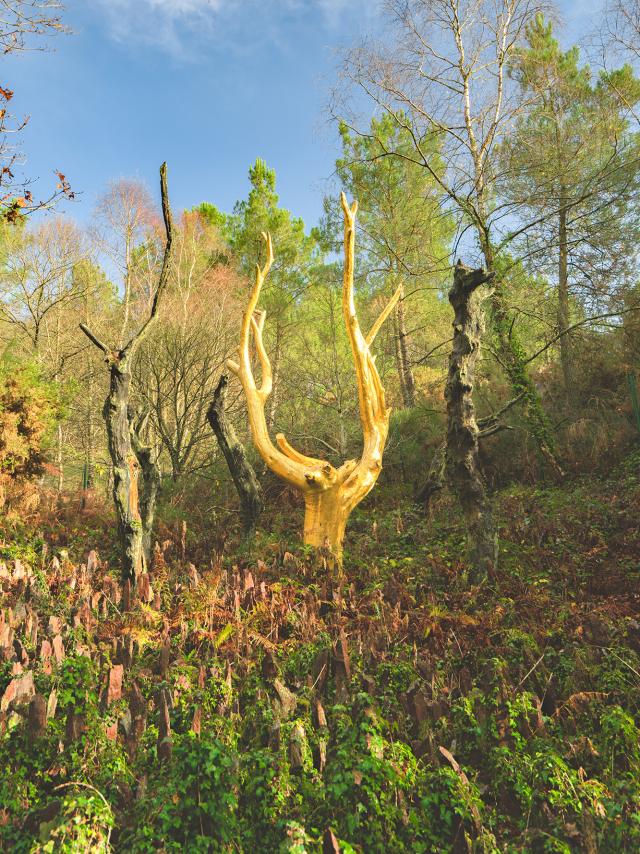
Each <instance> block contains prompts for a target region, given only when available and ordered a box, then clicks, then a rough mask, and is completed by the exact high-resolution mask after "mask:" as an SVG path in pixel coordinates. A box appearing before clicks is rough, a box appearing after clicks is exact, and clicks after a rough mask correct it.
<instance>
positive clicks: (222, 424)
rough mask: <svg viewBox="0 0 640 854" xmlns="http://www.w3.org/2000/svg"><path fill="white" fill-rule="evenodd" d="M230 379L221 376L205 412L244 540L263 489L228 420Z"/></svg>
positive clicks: (251, 530)
mask: <svg viewBox="0 0 640 854" xmlns="http://www.w3.org/2000/svg"><path fill="white" fill-rule="evenodd" d="M228 384H229V377H228V376H227V375H226V374H223V375H222V376H221V377H220V381H219V382H218V385H217V386H216V390H215V391H214V393H213V400H212V401H211V405H210V406H209V410H208V412H207V418H208V419H209V424H210V425H211V429H212V430H213V432H214V433H215V435H216V439H217V440H218V445H219V446H220V450H221V451H222V454H223V456H224V458H225V460H226V462H227V465H228V466H229V472H230V473H231V478H232V479H233V483H234V486H235V488H236V490H237V492H238V497H239V498H240V512H241V514H242V529H243V532H244V536H245V538H246V539H251V538H252V537H253V535H254V534H255V531H256V524H257V522H258V517H259V516H260V514H261V513H262V510H263V508H264V497H263V495H262V487H261V486H260V482H259V480H258V477H257V475H256V473H255V471H254V469H253V466H252V465H251V463H250V462H249V460H248V459H247V453H246V451H245V449H244V446H243V445H242V442H241V441H240V440H239V439H238V437H237V436H236V431H235V430H234V429H233V425H232V424H231V422H230V421H229V419H228V418H227V414H226V402H227V386H228Z"/></svg>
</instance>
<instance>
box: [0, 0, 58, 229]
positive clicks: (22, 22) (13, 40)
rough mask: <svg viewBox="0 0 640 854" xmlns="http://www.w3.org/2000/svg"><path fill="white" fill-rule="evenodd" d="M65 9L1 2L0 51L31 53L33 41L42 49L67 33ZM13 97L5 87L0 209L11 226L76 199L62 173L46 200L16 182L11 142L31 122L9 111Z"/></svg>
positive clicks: (28, 1)
mask: <svg viewBox="0 0 640 854" xmlns="http://www.w3.org/2000/svg"><path fill="white" fill-rule="evenodd" d="M63 8H64V6H63V4H62V3H59V2H57V0H0V50H1V51H2V53H4V54H5V55H6V54H9V53H16V52H20V51H24V50H32V49H33V48H34V41H35V43H36V45H39V47H40V48H41V47H42V41H43V39H44V38H46V36H47V35H53V34H56V33H63V32H68V31H69V30H68V28H67V27H65V26H64V24H63V23H62V19H61V16H60V12H61V11H62V10H63ZM13 96H14V93H13V91H12V90H11V89H9V88H8V87H7V86H6V85H4V86H0V209H1V210H2V216H4V218H5V219H7V220H8V221H9V222H13V221H15V220H17V219H19V218H20V217H22V216H24V215H26V214H29V213H33V212H34V211H36V210H42V209H43V208H49V207H52V206H53V205H54V204H55V203H56V202H57V201H58V200H59V199H60V198H67V199H73V198H74V193H73V191H72V189H71V186H70V184H69V182H68V180H67V178H66V176H65V175H63V174H62V172H59V171H56V173H55V174H56V177H57V179H58V180H57V185H56V187H55V189H54V190H53V191H51V192H50V193H49V195H48V197H47V198H45V199H41V200H37V199H35V198H34V196H33V191H32V190H31V188H30V182H29V180H28V179H24V180H18V179H16V178H15V172H16V171H17V167H19V166H20V165H21V164H22V161H23V158H22V157H21V154H20V151H19V149H18V148H17V147H16V145H14V144H13V143H12V138H13V137H15V136H16V135H17V134H19V133H20V131H21V130H23V129H24V127H25V126H26V124H27V122H28V118H16V117H14V116H13V115H12V113H11V112H10V110H9V104H10V102H11V100H12V99H13Z"/></svg>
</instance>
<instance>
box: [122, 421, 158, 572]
mask: <svg viewBox="0 0 640 854" xmlns="http://www.w3.org/2000/svg"><path fill="white" fill-rule="evenodd" d="M145 421H146V419H145V418H142V419H137V420H136V419H132V418H130V419H129V430H130V434H131V446H132V448H133V452H134V454H135V455H136V459H137V460H138V465H139V466H140V477H139V484H140V486H139V499H138V504H139V509H140V522H141V524H142V551H143V554H144V562H145V566H146V567H148V566H150V565H151V554H152V547H153V522H154V519H155V515H156V501H157V499H158V491H159V490H160V470H159V468H158V464H157V463H156V461H155V460H154V459H153V451H152V448H151V447H150V446H149V445H147V444H146V443H145V442H144V441H143V438H142V430H143V425H144V423H145Z"/></svg>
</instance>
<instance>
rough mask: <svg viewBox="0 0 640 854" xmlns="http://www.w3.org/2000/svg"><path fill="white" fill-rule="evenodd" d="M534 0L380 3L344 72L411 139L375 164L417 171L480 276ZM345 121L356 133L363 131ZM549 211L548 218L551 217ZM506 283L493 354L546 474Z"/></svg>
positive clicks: (506, 211) (499, 223) (544, 440)
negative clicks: (369, 36)
mask: <svg viewBox="0 0 640 854" xmlns="http://www.w3.org/2000/svg"><path fill="white" fill-rule="evenodd" d="M541 8H542V6H541V3H539V2H536V0H497V2H493V0H475V2H469V0H387V2H386V3H385V9H386V12H387V20H388V22H389V27H390V30H391V32H390V33H389V34H388V38H387V39H386V40H385V42H384V43H383V44H380V45H377V46H373V47H372V46H371V45H369V44H366V45H365V46H363V47H361V48H359V49H357V50H353V51H351V52H349V54H348V55H347V56H346V58H345V62H344V73H345V75H346V78H347V79H348V81H350V82H351V83H353V84H355V85H356V86H357V87H359V88H360V89H361V90H363V91H364V92H365V93H366V94H367V95H368V96H369V97H370V98H371V99H372V100H373V102H374V103H375V105H376V107H377V109H378V110H379V111H380V112H381V113H383V114H386V115H388V116H389V117H391V118H392V119H393V121H394V122H396V123H397V124H398V126H399V128H400V129H401V130H403V132H405V133H406V134H407V135H408V136H409V138H410V139H411V140H412V141H413V148H412V150H411V151H409V152H407V151H406V150H405V149H404V148H403V149H399V148H396V147H393V146H391V147H390V146H389V145H388V144H386V142H385V140H384V139H383V138H381V137H379V136H378V137H375V141H376V142H377V144H378V145H379V146H380V147H381V153H380V154H378V155H376V156H377V157H400V158H402V159H408V160H409V161H411V162H413V163H417V164H419V165H420V166H422V167H423V168H424V169H426V170H427V171H428V172H429V174H430V176H431V177H432V179H433V181H434V182H435V183H436V185H437V186H438V187H439V188H440V190H441V193H442V197H443V201H444V203H445V204H446V205H447V206H448V208H449V209H450V210H451V212H452V214H453V215H454V216H456V218H457V221H458V230H459V236H458V242H459V241H460V240H464V238H465V235H466V234H467V233H468V232H469V230H471V231H472V233H473V234H474V235H475V237H476V240H477V244H478V248H479V250H480V253H481V256H482V258H483V260H484V264H485V267H486V268H487V270H489V271H495V270H496V262H497V259H498V258H499V257H500V254H501V252H503V250H504V249H505V248H506V247H507V246H508V245H509V244H510V242H511V241H512V240H513V238H514V235H513V233H512V231H511V226H512V217H513V207H512V205H506V206H505V205H502V204H500V203H498V202H497V201H496V199H495V195H494V192H495V179H496V175H495V172H494V160H495V149H496V146H497V145H498V144H499V142H500V141H501V139H503V138H504V137H505V135H507V134H508V133H509V130H510V128H511V127H512V126H513V123H514V121H515V119H516V117H517V116H518V114H519V113H520V111H521V110H522V107H523V102H522V94H521V92H519V91H518V88H517V87H516V86H515V85H514V84H513V82H512V81H511V80H510V78H509V75H508V59H509V55H510V52H511V51H512V49H513V47H514V46H515V45H516V44H518V43H519V42H520V41H521V39H522V37H523V35H524V31H525V26H526V24H527V23H528V22H529V21H530V20H531V19H532V18H533V17H534V16H535V14H536V13H537V12H539V11H540V10H541ZM347 124H348V125H349V126H350V127H351V129H352V130H353V131H354V132H356V133H360V134H361V135H362V136H367V137H370V136H371V129H370V128H368V127H367V128H366V129H362V128H359V127H358V126H357V124H358V122H357V119H355V118H351V120H350V121H348V122H347ZM433 136H436V137H439V138H441V139H443V140H444V145H443V151H442V153H443V156H444V158H445V165H446V168H445V169H444V170H440V169H438V168H436V167H435V165H434V161H433V159H432V158H431V157H430V156H429V155H428V152H426V151H425V149H424V145H423V140H428V139H431V138H433ZM554 213H556V212H553V211H550V212H549V214H550V215H553V214H554ZM507 284H508V282H507V280H506V279H505V277H504V276H501V277H499V278H498V279H497V280H496V287H495V291H494V294H493V297H492V301H491V308H492V313H491V320H492V326H493V332H494V336H495V338H496V340H497V352H498V356H499V359H500V362H501V364H502V365H503V367H504V370H505V371H506V373H507V375H508V376H509V378H510V381H511V383H512V385H513V387H514V389H517V391H518V393H520V392H522V391H524V392H525V394H524V396H523V397H522V398H521V399H522V401H523V403H524V405H525V410H526V413H527V416H528V420H529V423H530V425H531V429H532V432H533V433H534V435H535V437H536V439H537V441H538V445H539V447H540V450H541V452H542V453H543V455H544V456H545V457H546V458H547V459H548V460H549V461H550V462H551V463H552V464H553V465H554V466H555V467H556V468H558V466H557V463H556V461H555V456H554V453H553V438H552V436H551V431H550V428H549V425H548V422H547V419H546V417H545V415H544V412H543V410H542V406H541V403H540V400H539V396H538V393H537V391H536V388H535V386H534V384H533V382H532V380H531V378H530V377H529V375H528V372H527V370H526V364H525V356H524V350H523V348H522V346H521V344H520V342H519V341H518V337H517V333H516V331H515V329H514V324H513V323H512V317H511V316H510V312H509V300H508V293H507Z"/></svg>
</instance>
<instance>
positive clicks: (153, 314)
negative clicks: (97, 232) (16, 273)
mask: <svg viewBox="0 0 640 854" xmlns="http://www.w3.org/2000/svg"><path fill="white" fill-rule="evenodd" d="M160 189H161V195H162V214H163V219H164V226H165V235H166V240H165V246H164V255H163V259H162V267H161V270H160V275H159V278H158V284H157V287H156V289H155V293H154V297H153V302H152V305H151V309H150V312H149V314H148V316H147V317H146V319H145V320H144V322H143V323H142V325H141V326H140V328H139V329H138V331H137V332H135V333H134V334H133V335H132V336H131V337H130V338H129V339H128V340H126V339H125V338H121V339H120V343H119V344H118V345H116V346H115V347H109V346H108V345H107V344H105V343H103V342H102V341H101V340H100V339H99V338H98V337H97V336H96V335H95V334H94V333H93V332H92V331H91V330H90V329H89V328H88V327H87V326H85V324H84V323H81V324H80V329H82V331H83V332H84V334H85V335H86V336H87V338H89V340H90V341H91V342H92V343H93V344H95V346H96V347H98V349H99V350H101V351H102V352H103V353H104V355H105V363H106V366H107V368H108V369H109V376H110V388H109V394H108V395H107V399H106V401H105V405H104V410H103V414H104V419H105V423H106V426H107V436H108V441H109V454H110V456H111V461H112V463H113V500H114V504H115V508H116V515H117V518H118V533H119V537H120V545H121V549H122V576H123V580H127V579H128V580H131V581H134V582H135V581H136V579H137V578H138V577H139V576H140V574H141V573H142V572H143V571H144V568H145V555H144V545H143V543H144V530H143V524H142V519H141V515H140V500H139V487H138V479H139V470H140V464H139V461H138V458H137V456H136V453H135V450H134V448H133V445H132V438H131V423H130V420H129V392H130V388H131V363H132V360H133V357H134V355H135V352H136V349H137V348H138V346H139V345H140V343H141V342H142V340H143V339H144V337H145V335H147V334H148V333H149V331H150V329H151V327H152V325H153V324H154V323H155V321H156V320H157V317H158V306H159V302H160V298H161V296H162V294H163V291H164V289H165V287H166V284H167V281H168V278H169V266H170V260H171V245H172V240H173V222H172V218H171V208H170V206H169V194H168V190H167V165H166V163H163V164H162V166H161V167H160ZM126 326H127V324H126V323H123V333H124V330H125V329H126ZM124 341H126V343H123V342H124Z"/></svg>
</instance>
